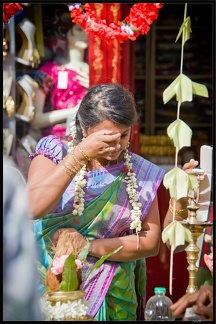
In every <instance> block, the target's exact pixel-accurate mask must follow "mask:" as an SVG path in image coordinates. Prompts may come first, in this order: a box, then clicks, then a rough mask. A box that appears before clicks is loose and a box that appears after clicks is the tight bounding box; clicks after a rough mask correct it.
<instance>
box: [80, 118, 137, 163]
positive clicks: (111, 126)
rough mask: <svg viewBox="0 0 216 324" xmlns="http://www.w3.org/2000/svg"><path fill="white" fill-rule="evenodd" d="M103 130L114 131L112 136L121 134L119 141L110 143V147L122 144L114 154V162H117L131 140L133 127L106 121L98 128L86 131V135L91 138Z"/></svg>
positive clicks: (97, 126)
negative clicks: (91, 135) (93, 134)
mask: <svg viewBox="0 0 216 324" xmlns="http://www.w3.org/2000/svg"><path fill="white" fill-rule="evenodd" d="M101 130H106V131H107V130H109V131H112V134H117V133H121V137H120V139H119V140H117V141H115V142H109V144H110V146H111V145H113V146H116V145H117V144H120V147H119V148H116V150H115V152H113V153H112V155H111V157H112V160H117V159H118V157H119V156H120V154H121V153H122V151H123V150H124V149H125V148H126V147H127V145H128V142H129V140H130V134H131V127H130V126H124V125H122V124H117V123H114V122H112V121H110V120H104V121H102V122H101V123H99V124H98V125H96V126H93V127H90V128H89V129H88V130H87V131H86V135H87V136H89V135H90V134H92V133H95V132H98V131H101Z"/></svg>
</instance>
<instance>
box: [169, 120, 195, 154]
mask: <svg viewBox="0 0 216 324" xmlns="http://www.w3.org/2000/svg"><path fill="white" fill-rule="evenodd" d="M167 135H168V136H169V138H170V139H171V140H173V144H174V146H175V147H176V148H177V150H178V151H179V150H180V149H181V148H182V147H185V146H191V138H192V130H191V128H190V127H189V126H188V125H187V124H185V122H183V120H181V119H176V120H175V121H174V122H172V123H171V124H170V125H169V126H168V127H167Z"/></svg>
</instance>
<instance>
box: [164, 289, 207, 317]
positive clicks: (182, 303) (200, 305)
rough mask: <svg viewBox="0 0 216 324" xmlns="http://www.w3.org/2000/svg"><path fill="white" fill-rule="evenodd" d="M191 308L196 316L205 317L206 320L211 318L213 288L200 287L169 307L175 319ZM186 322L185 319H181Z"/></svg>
mask: <svg viewBox="0 0 216 324" xmlns="http://www.w3.org/2000/svg"><path fill="white" fill-rule="evenodd" d="M191 306H192V308H193V311H194V312H195V313H196V314H199V315H203V316H205V318H206V319H209V320H210V319H212V318H213V287H212V286H210V285H202V286H201V287H200V289H199V290H198V291H196V292H195V293H193V294H185V295H184V296H182V297H181V298H180V299H179V300H178V301H177V302H176V303H174V304H173V305H171V306H170V309H171V310H172V312H173V315H174V316H175V317H177V316H180V315H181V314H182V313H184V312H185V310H186V308H187V307H191ZM183 320H186V318H183Z"/></svg>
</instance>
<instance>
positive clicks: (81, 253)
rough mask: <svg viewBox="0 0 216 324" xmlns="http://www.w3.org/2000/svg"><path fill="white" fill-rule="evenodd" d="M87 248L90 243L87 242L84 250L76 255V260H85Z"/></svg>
mask: <svg viewBox="0 0 216 324" xmlns="http://www.w3.org/2000/svg"><path fill="white" fill-rule="evenodd" d="M89 246H90V242H87V243H86V245H85V246H84V248H83V249H82V250H81V251H80V253H79V254H78V256H77V259H79V260H80V261H84V260H86V258H87V255H88V251H89Z"/></svg>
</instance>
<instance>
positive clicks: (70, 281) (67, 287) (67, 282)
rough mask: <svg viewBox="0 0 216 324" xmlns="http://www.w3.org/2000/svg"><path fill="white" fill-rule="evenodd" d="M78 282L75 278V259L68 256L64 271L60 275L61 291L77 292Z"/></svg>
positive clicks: (71, 255)
mask: <svg viewBox="0 0 216 324" xmlns="http://www.w3.org/2000/svg"><path fill="white" fill-rule="evenodd" d="M78 287H79V282H78V278H77V271H76V263H75V257H74V256H73V254H70V255H69V256H68V257H67V259H66V260H65V263H64V270H63V273H62V282H61V285H60V290H61V291H73V290H77V289H78Z"/></svg>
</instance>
